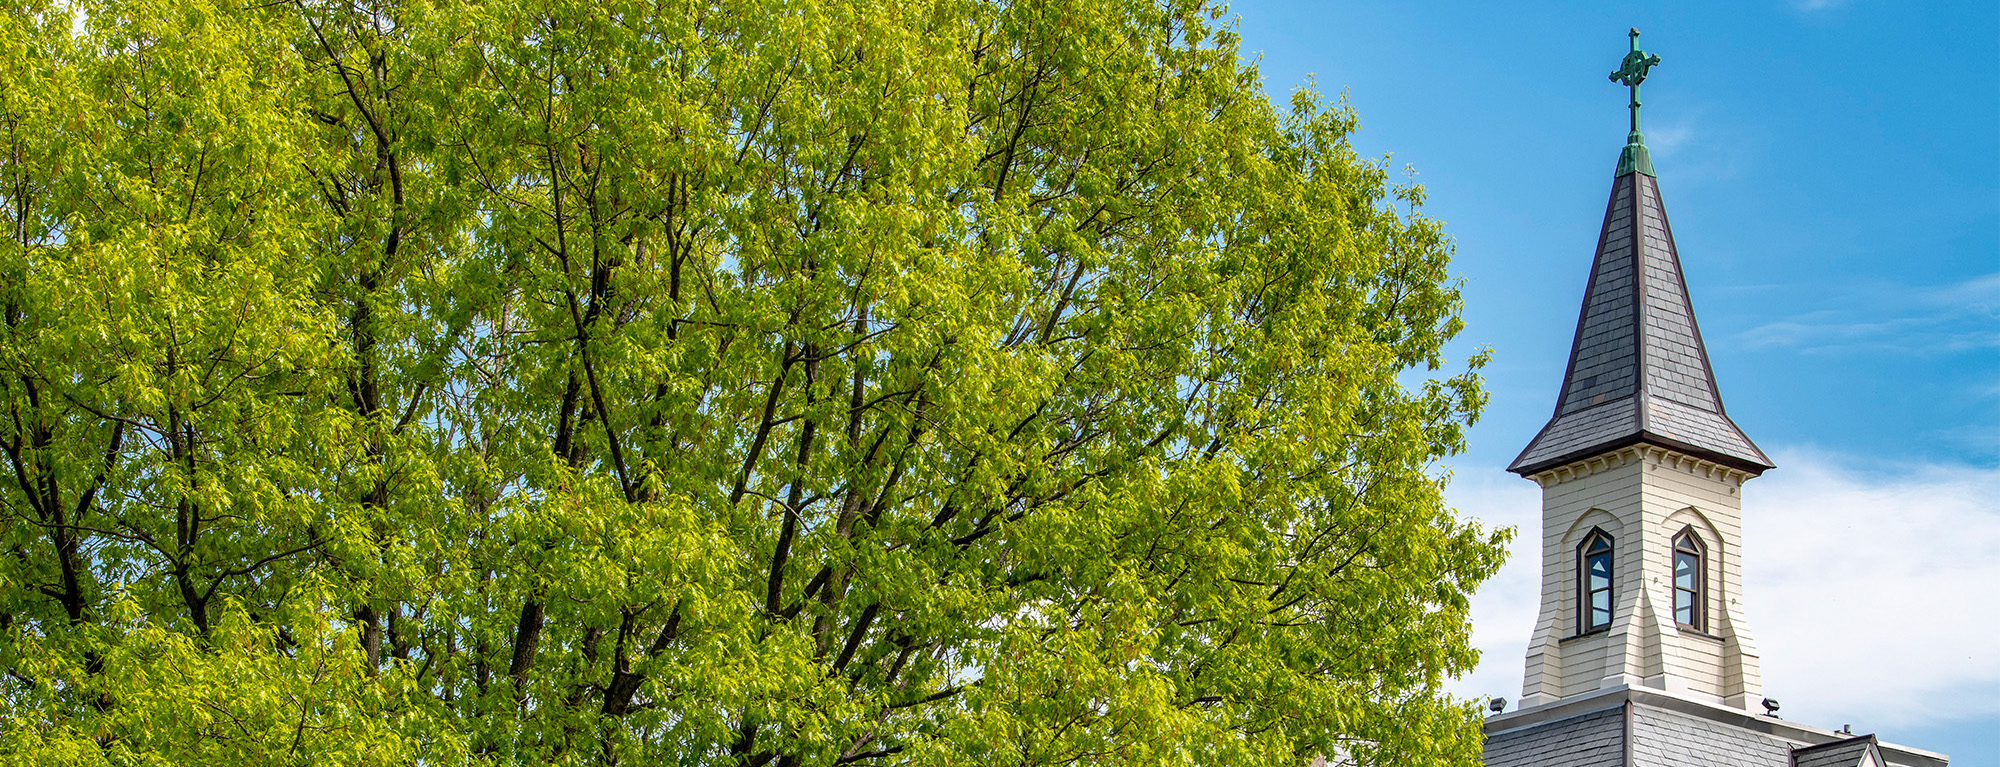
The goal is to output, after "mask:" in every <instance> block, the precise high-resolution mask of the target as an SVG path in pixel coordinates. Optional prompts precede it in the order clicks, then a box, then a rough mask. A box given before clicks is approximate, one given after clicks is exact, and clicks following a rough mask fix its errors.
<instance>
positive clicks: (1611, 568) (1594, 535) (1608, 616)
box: [1576, 527, 1618, 636]
mask: <svg viewBox="0 0 2000 767" xmlns="http://www.w3.org/2000/svg"><path fill="white" fill-rule="evenodd" d="M1617 554H1618V546H1617V539H1615V538H1613V537H1611V534H1610V533H1607V532H1604V529H1603V528H1599V527H1593V528H1591V529H1590V532H1589V533H1588V534H1586V535H1584V536H1583V541H1582V542H1580V543H1578V544H1577V545H1576V633H1577V635H1578V636H1582V635H1584V634H1592V633H1596V632H1599V631H1604V630H1607V629H1609V628H1611V623H1612V621H1613V620H1614V619H1615V618H1616V617H1617V614H1618V600H1617V597H1618V592H1617V587H1616V583H1617V580H1618V570H1617ZM1598 557H1603V558H1604V587H1603V588H1600V589H1592V588H1591V587H1590V563H1591V560H1593V559H1596V558H1598ZM1600 591H1601V592H1604V604H1605V609H1604V610H1603V616H1602V618H1603V620H1602V621H1599V620H1597V618H1598V617H1599V616H1598V615H1597V613H1598V610H1597V609H1596V608H1594V607H1592V601H1593V600H1592V597H1594V596H1596V595H1597V593H1598V592H1600Z"/></svg>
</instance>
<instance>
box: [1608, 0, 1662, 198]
mask: <svg viewBox="0 0 2000 767" xmlns="http://www.w3.org/2000/svg"><path fill="white" fill-rule="evenodd" d="M1627 36H1628V37H1630V38H1632V52H1631V53H1627V54H1625V60H1624V61H1623V62H1620V63H1619V65H1618V71H1616V72H1612V73H1611V81H1612V82H1615V83H1620V84H1623V85H1626V86H1629V87H1631V88H1632V133H1631V134H1630V135H1627V136H1626V137H1625V152H1624V154H1622V155H1620V156H1619V158H1618V173H1617V175H1618V176H1623V175H1625V174H1627V173H1644V174H1646V175H1648V176H1651V175H1653V158H1652V155H1651V154H1650V153H1648V152H1647V151H1646V139H1645V137H1644V136H1641V135H1640V134H1639V83H1643V82H1645V81H1646V73H1647V72H1648V71H1649V70H1651V69H1652V68H1653V67H1654V66H1655V65H1658V64H1659V63H1660V57H1658V56H1655V55H1653V54H1650V53H1647V52H1645V51H1642V50H1639V30H1637V29H1634V30H1632V32H1631V34H1630V35H1627Z"/></svg>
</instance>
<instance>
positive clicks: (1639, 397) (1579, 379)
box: [1507, 132, 1771, 476]
mask: <svg viewBox="0 0 2000 767" xmlns="http://www.w3.org/2000/svg"><path fill="white" fill-rule="evenodd" d="M1637 136H1638V134H1637V133H1636V132H1634V134H1633V137H1634V142H1635V143H1636V142H1637ZM1641 151H1642V152H1643V145H1642V150H1641ZM1630 153H1631V152H1630V149H1629V148H1628V149H1627V151H1626V154H1630ZM1620 160H1621V161H1620V163H1619V168H1618V176H1617V178H1616V180H1615V181H1614V182H1613V183H1612V187H1611V202H1610V204H1609V205H1607V206H1606V208H1605V212H1604V229H1603V233H1602V234H1600V235H1598V238H1597V260H1596V262H1595V263H1593V264H1592V265H1591V267H1590V284H1589V287H1588V288H1587V289H1586V291H1585V293H1584V297H1583V312H1582V315H1581V316H1580V317H1578V318H1577V323H1576V340H1575V342H1574V343H1573V345H1572V346H1571V347H1570V353H1569V371H1568V372H1567V373H1566V374H1564V376H1563V385H1562V393H1561V394H1560V395H1558V397H1557V398H1556V412H1555V416H1554V417H1552V418H1550V419H1549V423H1548V425H1547V426H1544V427H1542V431H1541V433H1539V434H1536V435H1535V439H1534V440H1533V441H1531V442H1529V443H1528V447H1527V449H1525V450H1522V451H1521V455H1520V457H1518V458H1515V459H1514V463H1513V465H1512V466H1509V467H1507V470H1508V471H1512V472H1515V473H1517V474H1520V475H1522V476H1528V475H1531V474H1534V473H1536V472H1540V471H1542V470H1544V469H1550V468H1554V467H1556V466H1560V465H1562V464H1565V463H1569V462H1571V461H1576V460H1580V459H1583V458H1588V457H1590V456H1593V455H1597V454H1600V453H1605V452H1609V451H1612V450H1616V449H1618V448H1621V447H1626V446H1628V445H1634V444H1638V443H1642V442H1643V443H1646V444H1651V445H1658V446H1660V447H1665V448H1669V449H1672V450H1677V451H1680V452H1683V453H1687V454H1689V455H1693V456H1696V457H1699V458H1705V459H1708V460H1711V461H1715V462H1716V463H1720V464H1722V465H1725V466H1730V467H1734V468H1738V469H1742V470H1744V471H1747V472H1750V473H1751V474H1761V473H1763V472H1764V470H1766V469H1769V468H1771V459H1769V458H1767V457H1765V456H1764V453H1763V451H1761V450H1758V449H1757V446H1756V445H1755V444H1753V443H1751V441H1750V438H1749V437H1746V436H1744V434H1743V430H1742V429H1739V428H1737V427H1736V423H1735V422H1734V421H1731V420H1729V416H1728V415H1727V414H1725V413H1724V412H1723V410H1722V396H1721V395H1720V394H1719V393H1718V391H1717V389H1716V386H1715V375H1714V374H1713V373H1711V372H1710V371H1709V367H1708V352H1707V350H1706V349H1704V348H1703V347H1702V343H1701V329H1700V328H1699V327H1698V326H1696V324H1695V319H1694V307H1693V306H1692V305H1691V304H1690V303H1689V301H1688V294H1687V283H1686V281H1685V280H1683V279H1682V277H1681V261H1680V254H1679V253H1678V252H1677V251H1676V250H1675V249H1674V234H1673V229H1672V228H1670V227H1669V226H1667V211H1666V208H1665V206H1663V205H1662V204H1661V203H1660V185H1659V181H1658V180H1657V179H1655V178H1654V177H1653V175H1652V172H1651V171H1652V168H1651V167H1650V166H1651V165H1652V163H1650V162H1646V163H1643V165H1642V164H1640V163H1635V162H1628V161H1626V160H1627V158H1625V157H1623V156H1621V158H1620Z"/></svg>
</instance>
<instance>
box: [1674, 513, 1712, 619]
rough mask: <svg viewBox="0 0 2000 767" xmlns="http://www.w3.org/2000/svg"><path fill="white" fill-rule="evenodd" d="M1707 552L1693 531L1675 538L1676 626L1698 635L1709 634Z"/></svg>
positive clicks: (1685, 531)
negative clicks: (1701, 632) (1706, 609)
mask: <svg viewBox="0 0 2000 767" xmlns="http://www.w3.org/2000/svg"><path fill="white" fill-rule="evenodd" d="M1707 551H1708V550H1707V548H1706V547H1704V546H1703V545H1702V543H1701V536H1698V535H1695V534H1694V528H1692V527H1690V528H1688V529H1686V530H1682V531H1681V533H1680V535H1676V536H1674V622H1675V623H1678V624H1680V625H1681V627H1683V628H1690V629H1694V630H1696V631H1707V630H1708V621H1707V618H1708V616H1707V615H1704V614H1703V613H1705V612H1707V611H1705V610H1703V609H1702V606H1703V605H1705V604H1707V600H1706V599H1704V597H1706V596H1707V594H1708V589H1707V588H1706V586H1707V584H1708V562H1707V560H1708V557H1707V556H1706V554H1707Z"/></svg>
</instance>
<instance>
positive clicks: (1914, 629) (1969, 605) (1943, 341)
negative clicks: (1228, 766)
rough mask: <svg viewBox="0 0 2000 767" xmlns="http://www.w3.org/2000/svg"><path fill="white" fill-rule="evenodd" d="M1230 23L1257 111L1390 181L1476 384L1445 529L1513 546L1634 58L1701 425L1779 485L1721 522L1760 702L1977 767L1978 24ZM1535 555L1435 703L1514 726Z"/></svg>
mask: <svg viewBox="0 0 2000 767" xmlns="http://www.w3.org/2000/svg"><path fill="white" fill-rule="evenodd" d="M1231 10H1232V12H1233V13H1235V14H1237V15H1238V16H1239V17H1240V21H1239V24H1240V31H1241V34H1242V37H1243V46H1242V47H1243V50H1244V52H1245V54H1246V56H1255V55H1261V68H1262V71H1263V75H1264V80H1265V84H1266V87H1267V88H1268V89H1269V90H1270V92H1271V93H1272V95H1273V96H1274V97H1279V98H1282V97H1283V96H1284V95H1285V94H1286V93H1288V92H1289V91H1290V90H1291V89H1292V88H1293V87H1296V86H1298V85H1300V84H1302V83H1303V82H1305V80H1306V77H1307V76H1308V75H1309V74H1311V75H1314V76H1316V77H1317V81H1318V83H1319V87H1320V88H1321V90H1323V91H1325V92H1328V93H1343V92H1344V93H1345V94H1346V96H1347V99H1348V101H1349V103H1351V104H1352V105H1353V106H1354V108H1355V110H1356V111H1357V113H1358V114H1359V116H1360V121H1361V130H1360V132H1359V133H1358V134H1357V135H1356V136H1355V137H1354V142H1355V144H1356V146H1357V147H1358V148H1359V149H1360V150H1361V151H1362V152H1363V154H1368V155H1374V156H1385V155H1386V156H1388V157H1389V158H1390V159H1389V162H1390V163H1391V165H1392V166H1393V167H1395V168H1397V169H1401V168H1403V167H1404V166H1411V167H1413V168H1414V169H1415V171H1416V172H1417V177H1416V179H1417V181H1418V182H1419V183H1422V184H1423V185H1424V186H1425V188H1426V189H1427V190H1428V192H1429V200H1430V202H1429V205H1428V207H1427V211H1428V213H1429V215H1431V216H1433V217H1435V218H1438V219H1440V220H1443V221H1444V222H1445V223H1446V231H1447V232H1449V233H1450V234H1452V235H1453V236H1454V237H1455V239H1456V241H1457V245H1458V255H1457V258H1456V260H1455V262H1454V263H1455V271H1456V272H1457V273H1458V274H1459V275H1461V276H1462V277H1463V278H1464V280H1465V298H1466V319H1467V322H1468V324H1469V327H1468V329H1467V331H1466V332H1465V334H1464V335H1463V336H1462V337H1461V338H1462V341H1461V343H1460V348H1461V350H1462V352H1463V353H1470V352H1471V351H1472V350H1473V349H1475V348H1478V347H1490V348H1492V349H1493V351H1494V361H1493V363H1492V364H1491V365H1490V366H1489V367H1488V368H1487V370H1486V374H1487V375H1486V378H1487V383H1488V388H1489V390H1490V391H1491V393H1492V403H1491V405H1490V407H1489V409H1488V411H1487V414H1486V416H1485V417H1484V418H1483V419H1482V420H1481V421H1480V423H1479V424H1478V425H1477V426H1476V427H1475V428H1474V430H1473V432H1472V444H1471V450H1470V452H1469V453H1467V454H1466V455H1463V456H1460V457H1458V458H1457V459H1454V460H1453V461H1452V463H1451V466H1450V467H1449V468H1450V469H1451V470H1452V471H1453V473H1454V475H1455V477H1456V479H1455V482H1454V486H1453V489H1452V491H1451V492H1452V497H1453V500H1454V501H1455V502H1456V503H1457V504H1458V505H1459V506H1460V507H1461V508H1462V509H1463V510H1465V511H1466V512H1467V513H1469V514H1472V515H1474V516H1477V517H1479V518H1481V519H1482V520H1486V521H1488V522H1490V523H1493V524H1512V525H1520V526H1526V527H1527V530H1526V532H1528V533H1529V535H1527V536H1524V537H1526V538H1527V539H1529V541H1532V540H1533V539H1534V537H1535V536H1534V534H1533V526H1534V525H1535V524H1536V520H1537V519H1538V515H1539V501H1538V496H1537V494H1536V490H1535V488H1534V486H1533V485H1532V484H1531V483H1528V482H1525V481H1523V480H1519V479H1516V478H1513V477H1512V476H1511V475H1507V474H1505V473H1504V472H1502V468H1503V467H1504V466H1505V465H1506V464H1507V462H1508V461H1509V460H1510V459H1511V458H1513V456H1514V454H1515V453H1516V452H1517V451H1518V450H1520V448H1521V447H1522V445H1524V444H1526V442H1527V440H1528V439H1529V438H1530V437H1532V436H1533V434H1534V432H1535V430H1536V429H1538V428H1540V427H1541V425H1542V423H1543V422H1544V421H1545V420H1546V419H1547V417H1548V414H1549V412H1550V409H1551V408H1552V407H1553V405H1554V397H1555V392H1556V387H1557V385H1558V384H1559V383H1560V377H1561V375H1562V367H1563V362H1564V360H1565V358H1566V355H1567V353H1568V350H1569V348H1568V347H1569V342H1570V337H1571V333H1572V332H1573V331H1574V328H1575V323H1576V313H1577V309H1578V306H1579V302H1580V300H1581V292H1582V289H1583V283H1584V279H1585V276H1586V274H1587V270H1588V267H1589V259H1590V256H1591V251H1592V248H1593V247H1594V245H1595V243H1596V237H1597V228H1598V225H1599V224H1600V222H1601V217H1602V215H1603V210H1604V204H1605V198H1606V196H1607V195H1608V194H1609V192H1610V185H1611V173H1612V169H1613V167H1614V166H1615V164H1616V161H1617V156H1618V149H1619V147H1620V146H1621V145H1622V144H1623V143H1624V137H1625V131H1626V122H1625V120H1626V117H1625V109H1624V104H1625V90H1624V88H1622V87H1619V86H1617V85H1615V84H1613V83H1611V82H1610V81H1609V80H1608V79H1607V78H1606V75H1607V74H1608V73H1609V72H1610V71H1611V70H1612V69H1614V68H1616V67H1617V65H1618V60H1619V58H1620V57H1622V56H1623V55H1624V53H1625V51H1626V47H1627V43H1626V38H1625V31H1626V29H1628V28H1630V27H1637V28H1639V30H1640V31H1641V32H1643V33H1644V35H1643V37H1642V38H1641V45H1642V47H1644V48H1646V49H1647V50H1648V51H1651V52H1653V53H1656V54H1659V55H1660V56H1661V57H1662V59H1663V61H1662V63H1661V64H1660V66H1659V67H1657V68H1656V69H1654V70H1653V73H1652V76H1651V79H1649V80H1647V82H1646V86H1645V89H1644V90H1645V93H1644V96H1645V102H1646V109H1645V126H1644V127H1645V131H1646V135H1647V139H1648V142H1647V143H1648V144H1649V145H1650V146H1651V148H1652V151H1653V158H1654V163H1655V165H1656V167H1657V169H1658V171H1659V179H1660V188H1661V193H1662V196H1663V198H1664V199H1665V202H1666V205H1667V213H1668V216H1669V218H1670V219H1671V220H1672V222H1673V228H1674V235H1675V238H1676V240H1677V244H1678V246H1679V250H1680V253H1681V258H1682V261H1683V266H1684V268H1685V270H1686V274H1687V281H1688V288H1689V291H1690V292H1691V293H1692V295H1693V297H1694V302H1695V310H1696V312H1697V314H1698V316H1699V319H1700V323H1701V329H1702V333H1703V335H1704V336H1705V337H1706V340H1707V346H1708V350H1709V353H1710V355H1711V357H1712V363H1713V366H1714V369H1715V373H1716V377H1717V380H1718V382H1719V383H1720V384H1721V386H1722V392H1723V399H1724V402H1725V403H1726V404H1727V406H1728V408H1729V412H1730V415H1731V416H1732V417H1734V418H1735V420H1736V421H1737V423H1738V424H1740V425H1741V426H1742V427H1743V429H1744V430H1745V431H1746V432H1747V433H1749V435H1750V436H1751V437H1752V438H1753V439H1755V440H1757V442H1758V444H1759V445H1760V446H1762V447H1763V448H1764V449H1765V451H1766V452H1767V453H1770V454H1771V455H1772V456H1773V457H1774V458H1775V459H1776V461H1777V463H1778V464H1779V468H1778V469H1777V470H1776V471H1773V472H1771V473H1770V474H1768V475H1766V476H1765V477H1764V478H1762V479H1759V480H1756V481H1754V482H1752V483H1751V484H1750V486H1749V487H1748V488H1747V489H1746V491H1745V514H1746V525H1747V526H1748V531H1747V533H1746V535H1747V536H1748V541H1747V542H1746V544H1747V549H1746V568H1747V572H1748V576H1749V580H1750V583H1749V584H1748V585H1747V586H1746V590H1747V592H1748V593H1747V595H1746V601H1747V602H1748V609H1749V616H1748V617H1749V620H1750V623H1751V626H1752V628H1753V629H1754V630H1755V632H1756V636H1757V638H1758V639H1759V641H1760V643H1761V644H1762V647H1763V651H1764V663H1765V674H1766V680H1765V682H1766V690H1767V692H1768V693H1769V694H1770V695H1771V697H1774V698H1778V699H1780V700H1781V701H1783V702H1784V704H1785V710H1784V713H1785V715H1786V716H1787V717H1788V718H1793V719H1797V720H1799V721H1803V722H1807V723H1811V724H1818V725H1822V726H1830V727H1833V728H1838V727H1839V726H1840V725H1842V724H1852V725H1853V727H1854V729H1855V731H1856V732H1878V733H1880V734H1881V735H1882V737H1883V738H1884V739H1886V740H1890V741H1892V742H1898V743H1903V744H1906V745H1911V746H1917V747H1920V748H1927V749H1931V750H1936V751H1943V752H1945V753H1949V754H1951V755H1952V756H1953V763H1954V764H1962V765H1979V764H1995V765H2000V737H1995V736H1994V735H1993V733H1994V732H1995V731H2000V660H1996V659H1995V657H1994V656H2000V651H1996V650H1995V649H1994V648H1995V647H2000V565H1996V564H1993V563H1994V562H2000V501H1996V500H1995V499H2000V4H1995V3H1992V2H1923V3H1910V2H1887V1H1886V0H1846V1H1841V0H1737V1H1736V2H1679V3H1671V4H1669V3H1649V4H1637V3H1623V2H1597V3H1583V2H1578V3H1567V4H1558V3H1453V2H1431V3H1410V2H1393V1H1383V0H1363V1H1361V2H1303V1H1297V0H1237V1H1236V2H1235V3H1234V4H1233V5H1232V6H1231ZM1461 356H1463V354H1461ZM1530 545H1532V544H1530ZM1524 551H1525V552H1526V556H1525V557H1524V556H1522V555H1521V554H1522V552H1524ZM1534 556H1535V552H1533V551H1532V550H1528V549H1523V548H1521V547H1518V546H1517V549H1516V557H1515V564H1513V565H1510V566H1509V568H1508V569H1507V570H1506V571H1503V573H1502V574H1501V576H1500V577H1498V578H1496V580H1495V581H1494V582H1493V583H1492V584H1490V585H1489V586H1488V587H1487V588H1485V589H1483V590H1482V592H1481V594H1480V597H1479V602H1478V604H1477V606H1476V615H1475V621H1476V627H1477V628H1476V630H1477V632H1478V637H1477V641H1479V643H1480V644H1481V646H1482V648H1483V649H1484V650H1485V651H1486V658H1485V660H1484V661H1483V662H1482V665H1481V668H1480V669H1479V671H1477V672H1475V673H1474V674H1473V675H1472V676H1471V677H1468V678H1467V679H1466V680H1463V681H1462V682H1461V683H1460V685H1459V686H1458V688H1457V689H1459V690H1460V691H1461V692H1462V693H1464V694H1467V695H1478V694H1491V695H1504V696H1506V697H1508V698H1510V699H1511V698H1516V697H1518V696H1519V685H1520V671H1521V656H1520V652H1521V648H1522V647H1523V646H1524V645H1525V642H1526V640H1527V634H1528V632H1529V630H1530V628H1531V624H1532V622H1533V619H1534V604H1533V602H1534V599H1535V595H1534V591H1535V583H1534V581H1535V579H1536V577H1537V575H1536V574H1535V573H1534V572H1532V565H1524V564H1522V563H1523V562H1524V561H1525V560H1527V559H1532V558H1533V557H1534ZM1828 616H1839V618H1838V620H1834V619H1831V618H1829V617H1828Z"/></svg>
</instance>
